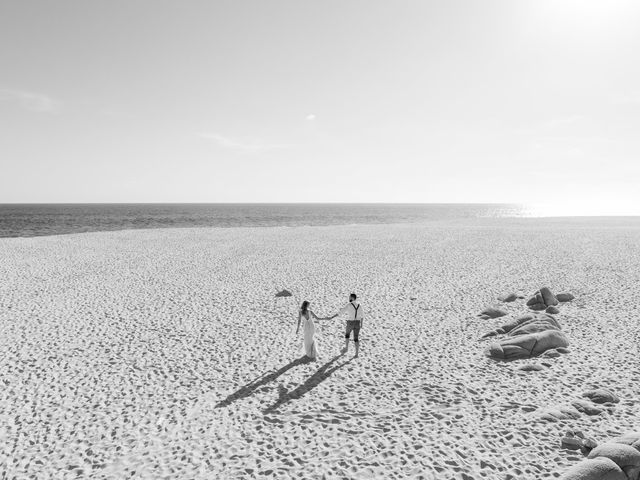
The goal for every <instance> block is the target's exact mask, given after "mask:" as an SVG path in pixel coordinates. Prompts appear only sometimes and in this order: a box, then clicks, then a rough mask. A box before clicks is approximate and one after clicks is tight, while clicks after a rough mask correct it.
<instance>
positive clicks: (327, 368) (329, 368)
mask: <svg viewBox="0 0 640 480" xmlns="http://www.w3.org/2000/svg"><path fill="white" fill-rule="evenodd" d="M342 356H343V354H340V355H336V356H335V357H333V358H332V359H331V360H329V361H328V362H327V363H325V364H324V365H322V366H321V367H320V368H319V369H318V370H316V372H315V373H314V374H313V375H311V376H310V377H309V378H307V380H305V382H304V383H303V384H302V385H299V386H298V387H296V388H295V389H294V390H291V391H288V390H287V389H286V388H284V387H280V391H279V393H278V399H277V400H276V401H275V403H274V404H273V405H271V406H270V407H268V408H266V409H265V410H264V413H274V412H275V411H276V410H277V409H278V408H280V407H281V406H283V405H284V404H286V403H288V402H290V401H292V400H296V399H298V398H300V397H302V396H303V395H304V394H306V393H308V392H310V391H311V390H313V389H314V388H316V387H317V386H318V385H320V383H322V382H324V381H325V380H326V379H327V378H329V377H330V376H331V375H332V374H333V373H334V372H335V371H336V370H338V369H340V368H342V367H344V366H345V365H347V364H348V363H350V362H351V361H352V360H353V357H352V358H350V359H349V360H347V361H345V362H342V363H340V364H338V365H334V364H335V363H336V362H337V361H338V359H340V358H341V357H342Z"/></svg>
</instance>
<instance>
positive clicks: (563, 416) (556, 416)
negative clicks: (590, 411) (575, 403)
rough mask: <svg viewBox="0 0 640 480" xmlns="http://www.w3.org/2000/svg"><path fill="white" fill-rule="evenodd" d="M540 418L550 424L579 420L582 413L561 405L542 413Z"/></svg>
mask: <svg viewBox="0 0 640 480" xmlns="http://www.w3.org/2000/svg"><path fill="white" fill-rule="evenodd" d="M540 418H541V419H542V420H548V421H550V422H557V421H558V420H569V419H572V420H575V419H577V418H580V412H579V411H577V410H576V409H575V408H573V407H571V406H569V405H561V406H557V407H551V408H547V409H545V410H543V411H542V412H541V413H540Z"/></svg>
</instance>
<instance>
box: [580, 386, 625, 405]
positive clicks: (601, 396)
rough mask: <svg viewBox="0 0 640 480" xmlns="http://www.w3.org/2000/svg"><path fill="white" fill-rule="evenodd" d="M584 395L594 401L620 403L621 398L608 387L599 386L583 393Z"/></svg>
mask: <svg viewBox="0 0 640 480" xmlns="http://www.w3.org/2000/svg"><path fill="white" fill-rule="evenodd" d="M582 396H583V397H587V398H588V399H589V400H591V401H592V402H593V403H607V402H610V403H618V402H619V401H620V399H619V398H618V396H617V395H615V394H614V393H612V392H610V391H609V390H607V389H606V388H597V389H596V390H589V391H588V392H584V393H583V394H582Z"/></svg>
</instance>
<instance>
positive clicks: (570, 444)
mask: <svg viewBox="0 0 640 480" xmlns="http://www.w3.org/2000/svg"><path fill="white" fill-rule="evenodd" d="M560 444H561V445H562V447H563V448H568V449H569V450H580V449H581V448H582V439H581V438H580V437H574V436H573V435H572V436H568V435H566V436H564V437H562V440H560Z"/></svg>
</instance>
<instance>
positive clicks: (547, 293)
mask: <svg viewBox="0 0 640 480" xmlns="http://www.w3.org/2000/svg"><path fill="white" fill-rule="evenodd" d="M540 295H542V300H543V303H544V304H545V305H546V306H547V307H552V306H554V305H558V303H559V302H558V299H557V298H556V296H555V295H554V294H553V293H552V292H551V290H549V288H548V287H542V288H541V289H540Z"/></svg>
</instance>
